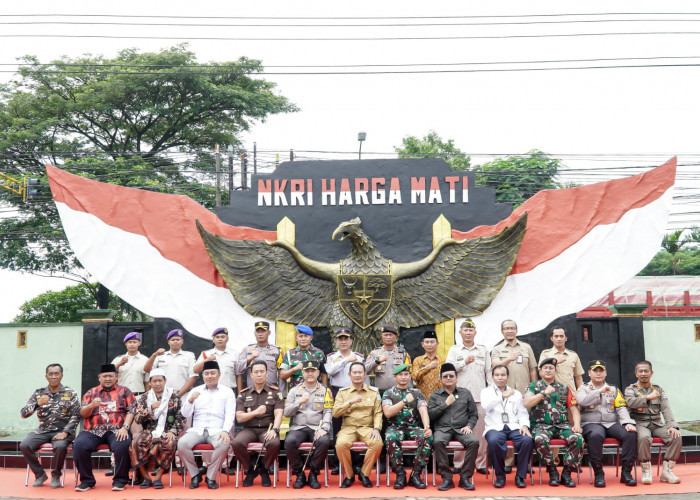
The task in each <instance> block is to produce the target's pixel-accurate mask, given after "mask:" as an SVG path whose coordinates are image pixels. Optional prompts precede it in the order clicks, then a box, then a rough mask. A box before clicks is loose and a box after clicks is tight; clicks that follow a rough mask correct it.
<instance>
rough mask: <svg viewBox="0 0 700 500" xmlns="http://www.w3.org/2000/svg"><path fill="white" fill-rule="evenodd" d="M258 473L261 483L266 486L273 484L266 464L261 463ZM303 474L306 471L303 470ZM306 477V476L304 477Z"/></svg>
mask: <svg viewBox="0 0 700 500" xmlns="http://www.w3.org/2000/svg"><path fill="white" fill-rule="evenodd" d="M258 474H260V484H261V485H262V486H264V487H265V488H269V487H270V486H272V481H270V474H269V473H268V471H267V469H266V468H265V466H264V465H261V466H260V467H259V468H258ZM301 474H302V476H303V475H304V472H303V471H302V473H301ZM304 479H306V478H304Z"/></svg>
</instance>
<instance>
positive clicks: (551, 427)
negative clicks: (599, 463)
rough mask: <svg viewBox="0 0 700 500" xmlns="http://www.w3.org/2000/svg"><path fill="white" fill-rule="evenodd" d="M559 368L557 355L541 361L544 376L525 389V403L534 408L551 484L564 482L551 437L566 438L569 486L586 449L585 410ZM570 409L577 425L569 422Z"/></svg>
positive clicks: (539, 444)
mask: <svg viewBox="0 0 700 500" xmlns="http://www.w3.org/2000/svg"><path fill="white" fill-rule="evenodd" d="M556 371H557V360H556V359H554V358H547V359H544V360H542V362H541V363H540V377H542V378H541V379H540V380H538V381H537V382H532V383H531V384H530V387H528V389H527V391H526V392H525V396H524V403H525V407H526V408H528V409H530V408H531V409H532V411H531V412H530V420H531V423H532V426H531V429H532V437H533V438H534V439H535V448H536V449H537V453H539V455H540V460H542V461H544V462H545V463H546V464H547V471H548V472H549V485H550V486H559V484H560V482H559V473H558V472H557V466H556V465H555V464H554V458H553V457H552V451H551V450H550V448H549V440H550V439H552V438H559V439H564V440H565V441H566V454H565V455H564V469H563V471H562V473H561V483H563V484H564V486H566V487H567V488H574V487H576V483H575V482H574V480H573V479H571V473H572V472H573V471H578V466H579V464H580V463H581V454H582V451H583V436H581V432H582V431H583V429H581V414H580V413H579V410H578V403H577V402H576V396H575V395H574V393H573V391H572V390H571V389H569V388H568V387H566V386H565V385H564V384H562V383H559V382H557V381H556V380H555V375H556ZM569 412H571V418H572V421H573V425H571V424H570V423H569Z"/></svg>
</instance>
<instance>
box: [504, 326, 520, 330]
mask: <svg viewBox="0 0 700 500" xmlns="http://www.w3.org/2000/svg"><path fill="white" fill-rule="evenodd" d="M517 329H518V328H517V327H515V326H504V327H503V328H501V330H517Z"/></svg>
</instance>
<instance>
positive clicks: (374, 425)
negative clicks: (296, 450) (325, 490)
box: [333, 361, 383, 488]
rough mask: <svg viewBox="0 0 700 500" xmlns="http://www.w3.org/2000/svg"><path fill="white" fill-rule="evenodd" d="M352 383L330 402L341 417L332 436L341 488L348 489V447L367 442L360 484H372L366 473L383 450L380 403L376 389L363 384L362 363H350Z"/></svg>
mask: <svg viewBox="0 0 700 500" xmlns="http://www.w3.org/2000/svg"><path fill="white" fill-rule="evenodd" d="M349 371H350V381H351V382H352V385H350V386H348V387H344V388H342V389H341V390H339V391H338V394H337V395H336V398H335V403H334V405H333V416H334V417H335V418H339V417H343V426H342V427H341V428H340V432H339V433H338V435H337V436H336V438H335V454H336V456H337V457H338V461H339V462H340V465H342V468H343V472H344V473H345V478H344V479H343V482H342V484H341V485H340V487H341V488H349V487H350V486H351V485H352V483H354V482H355V474H354V473H353V470H352V459H351V458H350V447H351V446H352V443H353V442H355V441H362V442H364V443H366V444H367V446H368V449H367V454H366V455H365V460H364V463H363V464H362V470H361V471H360V473H359V474H358V477H359V478H360V481H362V486H364V487H365V488H371V487H372V481H370V479H369V475H370V473H371V472H372V467H374V464H375V462H376V461H377V457H378V456H379V454H380V453H381V452H382V446H383V443H382V436H381V432H380V431H381V428H382V405H381V397H380V396H379V389H377V388H376V387H372V386H369V385H367V384H365V377H366V376H367V371H366V370H365V365H364V364H362V363H360V362H357V361H355V362H353V363H352V364H351V365H350V368H349Z"/></svg>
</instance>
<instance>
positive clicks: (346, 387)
mask: <svg viewBox="0 0 700 500" xmlns="http://www.w3.org/2000/svg"><path fill="white" fill-rule="evenodd" d="M350 387H352V386H351V385H348V386H345V387H342V388H341V389H338V392H340V391H345V390H348V389H350Z"/></svg>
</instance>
